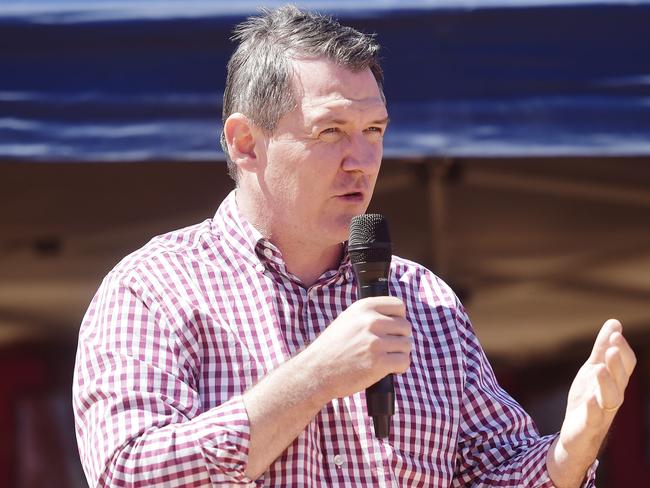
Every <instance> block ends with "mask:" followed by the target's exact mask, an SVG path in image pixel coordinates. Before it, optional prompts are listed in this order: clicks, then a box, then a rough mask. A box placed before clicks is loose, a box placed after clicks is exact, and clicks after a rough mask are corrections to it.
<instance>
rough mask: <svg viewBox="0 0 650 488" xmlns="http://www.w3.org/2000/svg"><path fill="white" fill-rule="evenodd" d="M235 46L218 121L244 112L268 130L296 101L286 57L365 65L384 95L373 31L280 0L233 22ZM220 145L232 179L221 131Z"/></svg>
mask: <svg viewBox="0 0 650 488" xmlns="http://www.w3.org/2000/svg"><path fill="white" fill-rule="evenodd" d="M232 39H233V40H236V41H239V46H238V47H237V49H236V50H235V52H234V53H233V55H232V57H231V58H230V61H229V62H228V75H227V77H226V88H225V90H224V94H223V113H222V121H223V123H224V124H225V122H226V119H227V118H228V117H229V116H230V115H231V114H233V113H235V112H240V113H242V114H244V115H246V116H247V117H248V118H249V119H251V121H252V122H253V123H254V124H255V125H257V126H258V127H260V128H261V129H262V130H265V131H268V132H273V130H274V129H275V127H276V125H277V123H278V121H279V120H280V118H282V117H283V116H284V115H285V114H287V113H288V112H290V111H291V110H292V109H293V108H294V107H295V106H296V100H295V97H294V93H293V90H292V85H291V76H290V59H291V58H300V57H301V56H305V57H326V58H327V59H330V60H332V61H334V62H336V63H338V64H339V65H341V66H343V67H345V68H347V69H349V70H351V71H354V72H358V71H363V70H365V69H367V68H369V69H370V71H371V72H372V74H373V75H374V77H375V80H376V81H377V86H378V87H379V91H380V93H382V97H383V91H382V90H383V74H382V70H381V66H380V64H379V49H380V47H379V44H378V43H377V42H376V41H375V39H374V35H369V34H365V33H362V32H359V31H358V30H356V29H353V28H352V27H347V26H343V25H341V24H340V23H339V22H338V21H336V20H334V19H333V18H332V17H329V16H325V15H321V14H318V13H315V12H308V11H304V10H300V9H299V8H297V7H295V6H294V5H284V6H282V7H279V8H277V9H275V10H266V9H262V10H261V14H260V15H258V16H254V17H249V18H248V19H247V20H245V21H244V22H242V23H241V24H239V25H237V26H236V27H235V30H234V33H233V37H232ZM221 147H222V148H223V151H224V153H225V155H226V162H227V164H228V173H229V174H230V176H231V177H232V178H233V179H234V180H235V181H237V167H236V165H235V164H234V163H233V161H232V159H231V158H230V155H229V154H228V146H227V145H226V139H225V135H224V134H223V132H222V134H221Z"/></svg>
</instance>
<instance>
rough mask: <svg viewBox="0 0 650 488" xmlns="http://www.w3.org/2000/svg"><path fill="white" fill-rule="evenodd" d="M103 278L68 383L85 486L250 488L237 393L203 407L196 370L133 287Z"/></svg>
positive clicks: (246, 431) (244, 418) (246, 437)
mask: <svg viewBox="0 0 650 488" xmlns="http://www.w3.org/2000/svg"><path fill="white" fill-rule="evenodd" d="M123 278H124V277H121V278H120V277H116V276H109V277H107V278H106V279H105V280H104V283H102V286H101V287H100V289H99V291H98V292H97V294H96V296H95V298H94V299H93V302H92V303H91V306H90V308H89V310H88V312H87V314H86V316H85V318H84V321H83V323H82V326H81V330H80V335H79V347H78V351H77V361H76V365H75V373H74V383H73V406H74V414H75V428H76V435H77V442H78V446H79V452H80V457H81V462H82V466H83V468H84V471H85V473H86V477H87V480H88V483H89V485H90V486H100V487H105V486H134V487H135V486H137V487H144V486H161V485H173V486H194V487H203V486H205V487H208V486H214V485H218V486H224V485H227V486H231V485H243V486H254V485H255V484H256V483H255V482H253V480H251V479H249V478H248V477H246V475H245V470H246V468H247V463H248V450H249V442H250V426H249V419H248V415H247V413H246V409H245V406H244V403H243V400H242V397H241V396H233V397H232V398H230V399H228V400H227V401H225V402H223V403H222V404H220V405H217V406H214V407H212V408H209V409H205V408H204V406H203V405H202V399H201V396H200V395H199V382H198V381H199V380H198V379H197V378H198V377H199V375H198V370H199V365H198V364H195V363H194V362H193V360H191V359H188V357H198V355H196V354H194V355H188V354H187V352H186V351H183V349H182V348H181V347H180V346H179V344H178V341H177V338H176V337H175V334H174V332H173V330H172V328H171V327H170V325H169V323H168V322H167V321H166V318H165V317H164V315H163V314H161V313H160V311H159V310H158V309H156V307H155V304H153V303H152V301H151V300H150V297H147V296H146V293H145V292H144V291H143V290H142V289H139V288H138V286H137V283H135V282H134V281H132V280H131V281H129V280H126V279H123Z"/></svg>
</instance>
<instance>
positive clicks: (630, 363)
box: [609, 332, 636, 376]
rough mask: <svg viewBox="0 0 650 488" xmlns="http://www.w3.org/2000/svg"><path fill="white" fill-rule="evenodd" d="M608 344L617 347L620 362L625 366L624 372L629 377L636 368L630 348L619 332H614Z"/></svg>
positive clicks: (634, 356) (634, 358)
mask: <svg viewBox="0 0 650 488" xmlns="http://www.w3.org/2000/svg"><path fill="white" fill-rule="evenodd" d="M609 343H610V344H611V345H612V346H616V347H618V349H619V350H620V352H621V360H622V361H623V365H624V366H625V372H626V373H627V375H628V376H630V375H631V374H632V372H633V371H634V368H635V366H636V355H635V354H634V351H633V350H632V347H631V346H630V344H629V343H628V342H627V340H625V337H623V334H621V333H620V332H614V333H613V334H612V335H611V337H610V339H609Z"/></svg>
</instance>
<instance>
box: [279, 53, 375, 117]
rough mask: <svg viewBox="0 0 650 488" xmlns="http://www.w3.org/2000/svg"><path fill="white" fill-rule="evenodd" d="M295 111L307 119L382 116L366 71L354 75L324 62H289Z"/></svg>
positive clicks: (369, 74) (329, 62) (322, 60)
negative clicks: (349, 113)
mask: <svg viewBox="0 0 650 488" xmlns="http://www.w3.org/2000/svg"><path fill="white" fill-rule="evenodd" d="M292 71H293V77H292V78H293V79H292V82H293V89H294V92H295V95H296V101H297V105H298V107H297V108H298V109H299V110H301V111H302V112H303V114H304V115H305V116H307V117H309V116H313V117H318V116H321V115H327V114H328V113H330V112H335V113H336V112H346V111H353V112H358V113H361V114H363V113H369V114H372V115H376V114H379V115H381V114H382V113H383V114H385V113H386V108H385V104H384V101H383V99H382V96H381V93H380V91H379V87H378V86H377V81H376V80H375V77H374V76H373V74H372V72H371V71H370V69H369V68H366V69H365V70H362V71H358V72H354V71H351V70H349V69H347V68H344V67H342V66H339V65H337V64H336V63H334V62H332V61H329V60H326V59H301V60H293V61H292Z"/></svg>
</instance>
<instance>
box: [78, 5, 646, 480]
mask: <svg viewBox="0 0 650 488" xmlns="http://www.w3.org/2000/svg"><path fill="white" fill-rule="evenodd" d="M237 38H238V39H239V41H240V44H239V47H238V49H237V51H236V52H235V54H234V55H233V57H232V59H231V61H230V63H229V66H228V79H227V87H226V91H225V94H224V130H223V137H222V144H223V145H224V148H225V150H226V152H227V154H228V155H229V156H228V163H229V170H230V172H231V175H233V177H234V178H235V180H236V182H237V188H236V191H234V192H233V193H231V194H230V195H229V196H228V197H227V198H226V199H225V200H224V202H223V203H222V205H221V207H220V208H219V210H218V211H217V214H216V215H215V217H214V219H210V220H208V221H206V222H203V223H201V224H198V225H195V226H192V227H189V228H187V229H182V230H179V231H176V232H172V233H170V234H167V235H164V236H160V237H158V238H155V239H153V240H152V241H151V242H150V243H149V244H147V245H146V246H145V247H144V248H142V249H140V250H139V251H136V252H135V253H133V254H132V255H130V256H129V257H127V258H126V259H125V260H123V261H122V262H121V263H120V264H118V265H117V266H116V268H115V269H114V270H113V271H112V272H111V273H110V274H109V275H108V276H107V277H106V279H105V280H104V282H103V283H102V286H101V287H100V290H99V291H98V293H97V295H96V296H95V298H94V300H93V302H92V304H91V306H90V309H89V311H88V313H87V315H86V317H85V319H84V322H83V324H82V328H81V331H80V338H79V352H78V358H77V366H76V370H75V387H74V406H75V415H76V422H77V437H78V442H79V447H80V453H81V458H82V463H83V465H84V468H85V471H86V475H87V477H88V481H89V483H90V484H91V485H92V486H156V485H169V486H210V485H237V484H242V485H256V484H257V485H265V486H434V487H448V486H525V487H529V486H544V487H546V486H552V485H553V484H555V486H557V487H559V488H564V487H567V488H568V487H578V486H581V485H584V486H593V479H594V467H595V463H594V460H595V458H596V454H597V452H598V449H599V448H600V445H601V443H602V441H603V439H604V437H605V435H606V433H607V431H608V428H609V426H610V424H611V422H612V420H613V418H614V415H615V413H616V410H617V409H618V408H619V407H620V405H621V403H622V401H623V394H624V390H625V386H626V385H627V381H628V378H629V376H630V374H631V373H632V370H633V368H634V365H635V357H634V353H633V352H632V350H631V349H630V348H629V346H628V345H627V343H626V341H625V339H624V338H623V336H622V334H621V330H622V329H621V325H620V323H618V322H617V321H615V320H610V321H608V322H606V323H605V325H604V326H603V328H602V329H601V331H600V333H599V334H598V337H597V339H596V342H595V345H594V349H593V352H592V354H591V356H590V358H589V359H588V361H587V362H586V363H585V365H584V366H583V367H582V368H581V370H580V371H579V372H578V375H577V377H576V379H575V381H574V383H573V385H572V387H571V390H570V392H569V399H568V406H567V412H566V418H565V421H564V424H563V426H562V430H561V432H560V433H559V434H558V435H554V436H547V437H540V436H539V434H538V433H537V431H536V429H535V427H534V425H533V423H532V421H531V420H530V418H529V417H528V416H527V415H526V413H525V412H524V411H523V410H522V409H521V407H520V406H519V405H517V403H516V402H515V401H514V400H512V399H511V398H510V397H509V396H508V395H507V394H506V393H505V392H504V391H503V390H501V389H500V388H499V386H498V385H497V383H496V380H495V378H494V375H493V373H492V371H491V369H490V367H489V364H488V363H487V360H486V358H485V355H484V354H483V352H482V350H481V348H480V346H479V344H478V341H477V339H476V337H475V335H474V333H473V331H472V327H471V325H470V323H469V319H468V318H467V316H466V314H465V312H464V309H463V307H462V306H461V305H460V303H459V302H458V300H457V299H456V297H455V296H454V294H453V293H452V291H451V290H450V289H449V288H448V287H447V286H446V285H445V284H444V283H442V282H441V281H440V280H439V279H438V278H436V277H435V276H434V275H433V274H432V273H431V272H429V271H428V270H426V269H424V268H422V267H421V266H419V265H417V264H415V263H412V262H410V261H406V260H404V259H401V258H398V257H394V258H393V261H392V264H391V274H390V292H391V295H392V296H391V297H376V298H368V299H364V300H356V290H355V286H354V281H353V276H352V273H351V269H350V264H349V261H348V257H347V254H346V247H345V244H343V243H344V241H345V240H346V238H347V232H348V225H349V223H350V220H351V218H352V217H353V216H355V215H358V214H362V213H364V212H365V210H366V208H367V206H368V204H369V202H370V198H371V195H372V191H373V188H374V185H375V180H376V178H377V174H378V171H379V167H380V164H381V157H382V138H383V135H384V133H385V131H386V127H387V124H388V113H387V110H386V105H385V102H384V97H383V94H382V89H381V69H380V67H379V64H378V61H377V60H378V46H377V45H376V44H375V43H374V41H373V40H372V39H371V38H370V37H368V36H365V35H362V34H360V33H359V32H357V31H355V30H353V29H350V28H347V27H342V26H340V25H339V24H338V23H336V22H334V21H332V20H331V19H329V18H325V17H321V16H318V15H315V14H311V13H305V12H302V11H300V10H298V9H296V8H295V7H291V6H287V7H283V8H280V9H278V10H275V11H273V12H265V13H263V14H262V15H261V16H259V17H256V18H251V19H249V20H248V21H247V22H246V23H244V24H242V25H241V26H239V28H238V30H237ZM390 373H394V374H395V389H396V414H395V416H394V417H393V419H392V421H393V427H392V433H391V435H390V436H389V437H388V439H386V440H378V439H377V438H375V436H374V433H373V429H372V423H371V421H370V420H369V418H368V416H367V412H366V410H365V401H364V389H365V388H366V387H368V386H369V385H371V384H373V383H375V382H376V381H377V380H379V379H380V378H382V377H384V376H385V375H387V374H390Z"/></svg>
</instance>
